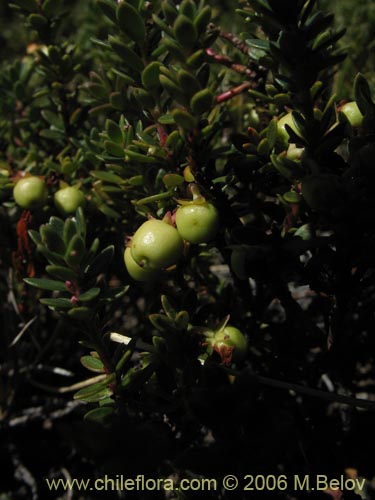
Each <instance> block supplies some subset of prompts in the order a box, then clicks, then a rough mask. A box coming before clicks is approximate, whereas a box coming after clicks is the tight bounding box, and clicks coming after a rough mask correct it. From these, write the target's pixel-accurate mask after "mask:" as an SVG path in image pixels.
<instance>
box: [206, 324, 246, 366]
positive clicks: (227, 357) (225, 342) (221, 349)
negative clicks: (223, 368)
mask: <svg viewBox="0 0 375 500" xmlns="http://www.w3.org/2000/svg"><path fill="white" fill-rule="evenodd" d="M211 342H212V346H213V348H214V350H215V351H217V352H218V353H219V354H220V356H221V358H222V360H223V362H224V363H225V364H229V363H231V362H235V363H236V362H239V361H242V360H243V359H244V358H245V357H246V353H247V338H246V337H245V335H244V334H243V333H242V332H241V331H240V330H239V329H238V328H236V327H234V326H230V325H227V326H226V327H225V328H224V329H223V330H219V331H218V332H216V334H215V335H214V337H213V339H212V340H211Z"/></svg>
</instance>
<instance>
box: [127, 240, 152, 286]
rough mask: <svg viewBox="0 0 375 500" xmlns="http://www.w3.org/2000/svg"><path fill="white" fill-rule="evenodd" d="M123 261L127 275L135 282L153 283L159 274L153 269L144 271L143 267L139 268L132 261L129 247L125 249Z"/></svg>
mask: <svg viewBox="0 0 375 500" xmlns="http://www.w3.org/2000/svg"><path fill="white" fill-rule="evenodd" d="M124 261H125V266H126V269H127V270H128V273H129V274H130V276H131V277H132V278H133V279H134V280H136V281H144V282H150V281H154V280H155V279H156V277H157V276H158V274H159V273H158V271H155V270H154V269H144V268H143V267H141V266H139V265H138V264H137V263H136V261H135V260H134V259H133V257H132V253H131V250H130V248H129V247H127V248H126V249H125V252H124Z"/></svg>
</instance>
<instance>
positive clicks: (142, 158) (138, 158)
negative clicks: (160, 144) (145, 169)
mask: <svg viewBox="0 0 375 500" xmlns="http://www.w3.org/2000/svg"><path fill="white" fill-rule="evenodd" d="M124 152H125V161H127V162H130V161H135V162H138V163H152V164H155V163H156V161H157V159H156V158H155V157H154V156H146V155H143V154H142V153H137V151H133V150H132V149H125V150H124Z"/></svg>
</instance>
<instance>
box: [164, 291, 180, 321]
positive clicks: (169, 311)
mask: <svg viewBox="0 0 375 500" xmlns="http://www.w3.org/2000/svg"><path fill="white" fill-rule="evenodd" d="M161 305H162V306H163V309H164V312H165V314H166V315H167V316H168V318H170V319H173V320H174V319H175V317H176V315H177V311H176V310H175V308H174V307H173V306H172V304H171V303H170V302H169V300H168V297H167V296H166V295H162V296H161Z"/></svg>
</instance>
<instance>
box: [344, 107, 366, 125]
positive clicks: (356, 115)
mask: <svg viewBox="0 0 375 500" xmlns="http://www.w3.org/2000/svg"><path fill="white" fill-rule="evenodd" d="M341 112H342V113H344V115H345V116H346V118H347V119H348V121H349V123H350V125H351V126H352V127H360V126H361V125H362V121H363V114H362V113H361V112H360V110H359V108H358V105H357V103H356V102H355V101H351V102H347V103H346V104H344V106H343V107H342V108H341Z"/></svg>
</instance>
